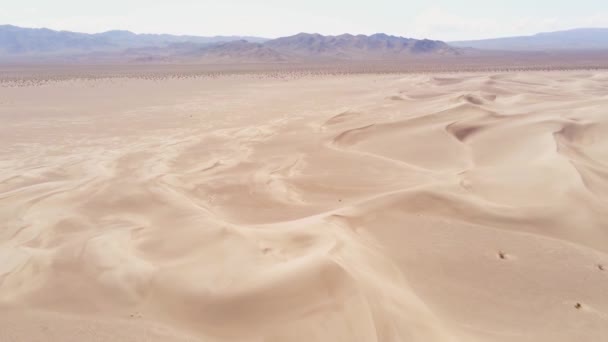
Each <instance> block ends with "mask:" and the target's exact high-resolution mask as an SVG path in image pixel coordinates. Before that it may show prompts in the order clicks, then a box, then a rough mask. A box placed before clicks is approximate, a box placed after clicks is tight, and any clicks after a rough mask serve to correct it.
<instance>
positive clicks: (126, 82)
mask: <svg viewBox="0 0 608 342" xmlns="http://www.w3.org/2000/svg"><path fill="white" fill-rule="evenodd" d="M0 120H1V122H2V125H0V157H1V158H0V340H2V341H43V340H44V341H256V342H258V341H349V342H351V341H361V342H371V341H421V342H422V341H424V342H432V341H463V342H469V341H480V342H482V341H484V342H485V341H505V342H506V341H530V342H532V341H534V342H537V341H551V342H556V341H581V342H582V341H603V340H608V73H605V72H599V71H597V72H596V71H594V72H586V71H579V72H576V71H570V72H545V73H543V72H520V73H515V72H513V73H490V74H485V73H471V74H466V73H454V74H434V75H433V74H426V75H343V76H335V75H334V76H329V75H327V76H318V75H317V76H301V77H295V76H294V75H287V76H281V75H273V74H266V75H223V76H217V77H194V78H171V77H168V78H167V77H165V78H162V79H161V78H151V79H144V78H141V77H114V78H104V79H86V78H80V79H64V80H61V81H56V82H40V83H36V82H34V81H29V82H27V83H25V84H24V83H18V82H5V83H3V84H2V85H1V88H0Z"/></svg>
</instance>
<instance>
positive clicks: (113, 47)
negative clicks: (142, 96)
mask: <svg viewBox="0 0 608 342" xmlns="http://www.w3.org/2000/svg"><path fill="white" fill-rule="evenodd" d="M457 54H460V49H457V48H453V47H451V46H449V45H448V44H446V43H444V42H441V41H436V40H427V39H423V40H418V39H412V38H403V37H396V36H389V35H386V34H374V35H371V36H365V35H350V34H343V35H340V36H323V35H320V34H309V33H300V34H297V35H294V36H290V37H283V38H278V39H273V40H268V39H264V38H259V37H232V36H231V37H222V36H218V37H198V36H174V35H167V34H160V35H159V34H135V33H132V32H129V31H108V32H104V33H98V34H86V33H77V32H68V31H54V30H50V29H31V28H20V27H16V26H11V25H3V26H0V60H12V61H14V60H28V61H32V60H37V61H53V60H67V61H86V60H120V61H135V62H162V61H167V62H171V61H180V62H183V61H185V62H286V61H301V60H311V59H312V60H328V59H332V60H369V59H374V60H376V59H382V60H384V59H386V60H394V59H403V58H408V57H413V56H418V55H457Z"/></svg>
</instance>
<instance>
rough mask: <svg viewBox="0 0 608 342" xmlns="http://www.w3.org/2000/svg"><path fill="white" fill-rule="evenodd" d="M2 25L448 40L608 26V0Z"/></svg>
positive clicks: (170, 6)
mask: <svg viewBox="0 0 608 342" xmlns="http://www.w3.org/2000/svg"><path fill="white" fill-rule="evenodd" d="M0 24H13V25H19V26H26V27H49V28H53V29H64V30H72V31H82V32H91V33H92V32H100V31H105V30H109V29H126V30H131V31H134V32H138V33H174V34H195V35H256V36H264V37H269V38H272V37H278V36H285V35H291V34H295V33H298V32H319V33H322V34H340V33H345V32H349V33H363V34H371V33H376V32H385V33H389V34H395V35H401V36H407V37H415V38H433V39H442V40H458V39H477V38H487V37H497V36H510V35H520V34H532V33H536V32H542V31H552V30H560V29H568V28H574V27H608V0H510V1H507V0H504V1H496V0H495V1H491V0H435V1H434V0H427V1H412V0H373V1H358V0H350V1H348V0H297V1H291V0H266V1H263V0H259V1H246V0H222V1H220V0H198V1H197V0H173V1H154V0H98V1H84V0H0Z"/></svg>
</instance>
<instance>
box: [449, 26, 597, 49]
mask: <svg viewBox="0 0 608 342" xmlns="http://www.w3.org/2000/svg"><path fill="white" fill-rule="evenodd" d="M449 44H450V45H451V46H455V47H469V48H475V49H480V50H509V51H543V50H608V28H581V29H574V30H568V31H557V32H546V33H538V34H535V35H533V36H521V37H506V38H495V39H484V40H469V41H458V42H450V43H449Z"/></svg>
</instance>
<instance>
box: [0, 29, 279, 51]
mask: <svg viewBox="0 0 608 342" xmlns="http://www.w3.org/2000/svg"><path fill="white" fill-rule="evenodd" d="M243 39H244V40H247V41H250V42H263V41H266V40H267V39H264V38H258V37H240V36H235V37H232V36H216V37H198V36H175V35H169V34H135V33H133V32H129V31H108V32H103V33H96V34H87V33H78V32H70V31H55V30H50V29H46V28H40V29H33V28H22V27H17V26H12V25H0V54H12V55H28V54H35V55H41V54H47V55H53V54H72V53H86V52H113V51H122V50H125V49H129V48H142V47H157V48H163V47H167V46H169V45H171V44H176V43H196V44H201V45H208V44H213V43H218V42H228V41H235V40H243Z"/></svg>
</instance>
